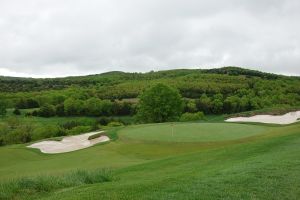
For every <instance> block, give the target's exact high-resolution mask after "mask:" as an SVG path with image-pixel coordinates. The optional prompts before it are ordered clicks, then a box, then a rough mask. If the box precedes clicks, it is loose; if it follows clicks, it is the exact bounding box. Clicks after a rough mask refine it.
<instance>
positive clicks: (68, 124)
mask: <svg viewBox="0 0 300 200" xmlns="http://www.w3.org/2000/svg"><path fill="white" fill-rule="evenodd" d="M79 125H80V124H79V122H78V121H67V122H65V123H63V124H61V125H60V126H61V127H63V128H64V129H68V130H70V129H72V128H74V127H76V126H79Z"/></svg>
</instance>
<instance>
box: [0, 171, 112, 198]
mask: <svg viewBox="0 0 300 200" xmlns="http://www.w3.org/2000/svg"><path fill="white" fill-rule="evenodd" d="M112 180H113V175H112V172H111V171H110V170H107V169H99V170H93V171H87V170H76V171H71V172H69V173H65V174H61V175H59V176H58V175H56V176H55V175H39V176H34V177H21V178H14V179H12V180H10V181H7V182H3V183H1V184H0V199H18V198H24V197H30V196H35V195H38V194H40V193H47V192H52V191H55V190H58V189H62V188H68V187H74V186H80V185H85V184H94V183H102V182H109V181H112Z"/></svg>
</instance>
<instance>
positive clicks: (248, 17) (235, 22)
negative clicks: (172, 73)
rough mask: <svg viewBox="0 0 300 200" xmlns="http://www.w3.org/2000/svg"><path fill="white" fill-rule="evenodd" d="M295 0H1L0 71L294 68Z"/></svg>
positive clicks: (298, 5) (298, 57)
mask: <svg viewBox="0 0 300 200" xmlns="http://www.w3.org/2000/svg"><path fill="white" fill-rule="evenodd" d="M299 9H300V1H298V0H252V1H249V0H227V1H217V0H210V1H208V0H206V1H204V0H187V1H183V0H164V1H159V0H152V1H149V0H147V1H146V0H123V1H120V0H119V1H118V0H100V1H98V0H90V1H84V0H64V1H61V0H26V1H21V0H0V44H1V45H0V47H1V48H0V74H3V75H13V76H41V77H45V76H50V77H52V76H67V75H78V74H90V73H101V72H105V71H111V70H122V71H150V70H159V69H170V68H184V67H189V68H199V67H202V68H208V67H221V66H227V65H235V66H246V67H249V68H252V69H258V70H263V71H268V72H274V73H284V74H296V75H300V66H299V64H300V27H299V25H298V23H299V19H300V13H299V12H298V11H299Z"/></svg>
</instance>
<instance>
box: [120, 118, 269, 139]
mask: <svg viewBox="0 0 300 200" xmlns="http://www.w3.org/2000/svg"><path fill="white" fill-rule="evenodd" d="M269 129H270V128H269V127H266V126H259V125H246V124H230V123H174V124H172V123H167V124H152V125H137V126H131V127H127V128H125V129H122V130H121V131H120V133H119V134H120V137H121V138H122V137H125V138H130V139H136V140H152V141H166V142H212V141H224V140H234V139H240V138H245V137H250V136H254V135H258V134H262V133H264V132H266V131H268V130H269Z"/></svg>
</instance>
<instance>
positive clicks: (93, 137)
mask: <svg viewBox="0 0 300 200" xmlns="http://www.w3.org/2000/svg"><path fill="white" fill-rule="evenodd" d="M103 135H105V133H96V134H94V135H91V136H89V137H88V140H93V139H96V138H99V137H101V136H103Z"/></svg>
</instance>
